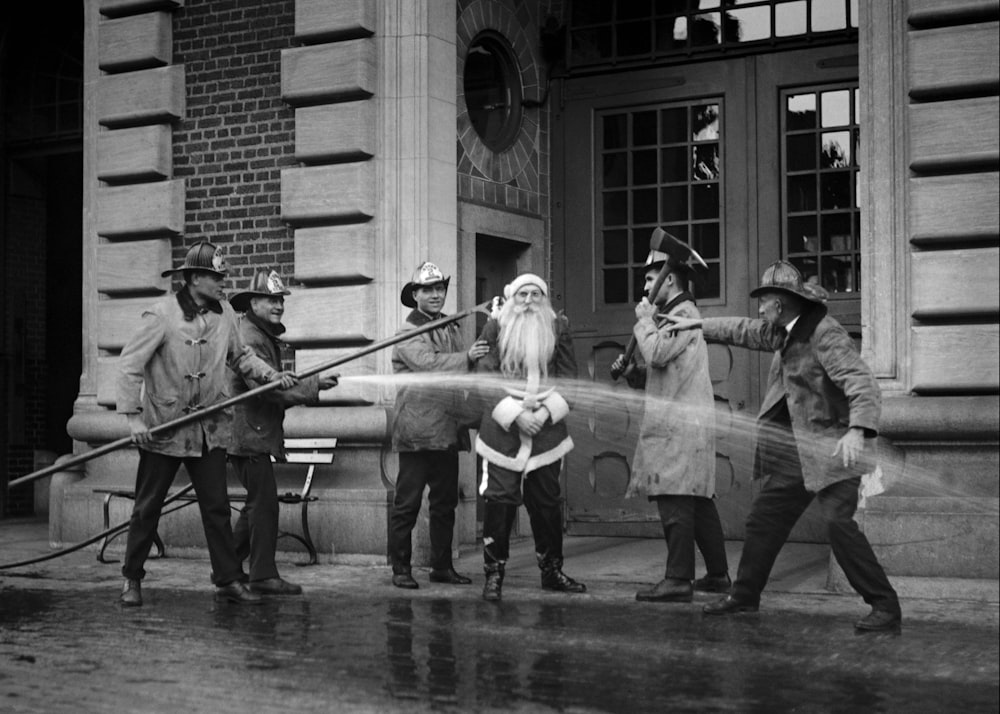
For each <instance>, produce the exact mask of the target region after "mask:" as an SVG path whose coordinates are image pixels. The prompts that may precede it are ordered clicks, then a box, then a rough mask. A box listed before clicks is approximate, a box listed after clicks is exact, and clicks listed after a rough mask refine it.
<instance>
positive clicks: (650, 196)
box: [632, 188, 656, 223]
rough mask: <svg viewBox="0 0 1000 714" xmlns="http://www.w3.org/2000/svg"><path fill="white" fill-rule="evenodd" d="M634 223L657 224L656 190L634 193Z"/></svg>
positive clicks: (649, 189)
mask: <svg viewBox="0 0 1000 714" xmlns="http://www.w3.org/2000/svg"><path fill="white" fill-rule="evenodd" d="M632 222H633V223H656V189H655V188H647V189H643V190H641V191H633V192H632Z"/></svg>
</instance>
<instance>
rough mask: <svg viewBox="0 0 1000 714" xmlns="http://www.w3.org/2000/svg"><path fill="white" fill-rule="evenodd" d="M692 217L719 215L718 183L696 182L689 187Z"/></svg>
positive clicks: (715, 216)
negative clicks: (696, 183)
mask: <svg viewBox="0 0 1000 714" xmlns="http://www.w3.org/2000/svg"><path fill="white" fill-rule="evenodd" d="M691 196H692V199H693V200H692V204H693V210H692V216H691V217H692V218H718V217H719V184H717V183H711V184H698V185H695V186H692V187H691Z"/></svg>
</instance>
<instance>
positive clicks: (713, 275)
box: [694, 263, 722, 298]
mask: <svg viewBox="0 0 1000 714" xmlns="http://www.w3.org/2000/svg"><path fill="white" fill-rule="evenodd" d="M694 290H695V297H696V298H717V297H719V296H720V295H722V266H721V265H719V263H709V264H708V270H699V271H698V272H697V273H696V274H695V279H694Z"/></svg>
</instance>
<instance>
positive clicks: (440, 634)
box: [386, 599, 458, 703]
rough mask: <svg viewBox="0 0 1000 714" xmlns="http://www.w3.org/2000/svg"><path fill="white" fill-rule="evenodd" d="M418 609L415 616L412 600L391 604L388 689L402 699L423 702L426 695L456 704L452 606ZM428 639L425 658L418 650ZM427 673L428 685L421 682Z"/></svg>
mask: <svg viewBox="0 0 1000 714" xmlns="http://www.w3.org/2000/svg"><path fill="white" fill-rule="evenodd" d="M416 608H417V611H416V612H414V602H413V601H411V600H404V599H398V600H391V601H390V602H389V604H388V610H387V617H386V658H387V660H388V664H389V666H388V670H389V675H390V678H391V679H390V682H389V684H388V685H387V688H388V690H389V692H390V693H391V694H392V696H394V697H396V698H399V699H414V700H416V699H423V698H424V695H425V693H426V695H427V696H429V697H430V698H431V699H433V700H434V701H437V702H442V703H448V702H456V701H457V697H456V691H457V686H458V671H457V667H456V658H455V646H454V639H453V636H452V628H453V624H454V613H453V611H452V602H451V601H450V600H444V599H441V600H431V601H430V602H423V601H420V602H417V603H416ZM415 629H416V632H417V635H416V636H415V635H414V630H415ZM424 633H426V634H424ZM415 638H416V640H417V642H418V646H417V647H416V648H415V647H414V639H415ZM425 639H426V654H424V652H422V651H421V649H422V648H421V647H420V646H419V643H421V642H422V641H424V640H425ZM415 649H416V651H415ZM425 658H426V660H425ZM424 670H426V673H427V674H426V683H425V682H424V681H423V678H422V672H423V671H424Z"/></svg>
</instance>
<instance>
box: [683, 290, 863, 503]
mask: <svg viewBox="0 0 1000 714" xmlns="http://www.w3.org/2000/svg"><path fill="white" fill-rule="evenodd" d="M703 331H704V333H705V339H707V340H709V341H718V342H724V343H726V344H730V345H736V346H739V347H747V348H749V349H754V350H763V351H772V350H773V351H774V353H775V354H774V359H773V360H772V362H771V371H770V374H769V375H768V380H767V392H766V394H765V396H764V401H763V403H762V404H761V406H760V413H759V415H758V417H757V424H758V449H757V459H756V463H755V467H754V476H755V477H756V478H761V477H763V476H766V475H767V474H766V473H764V471H763V469H762V463H761V458H760V457H761V450H760V445H761V442H762V440H763V439H764V438H766V432H767V431H768V418H769V415H771V414H773V413H774V410H775V408H776V407H778V406H780V402H781V401H782V400H784V399H786V397H787V403H788V413H789V416H790V417H791V422H792V432H793V433H794V435H795V446H796V450H797V451H798V455H799V460H800V462H801V464H802V474H803V480H804V482H805V487H806V488H807V489H808V490H810V491H813V492H818V491H821V490H822V489H824V488H826V487H827V486H829V485H831V484H833V483H836V482H838V481H843V480H845V479H850V478H857V477H859V476H861V475H863V474H865V473H868V472H869V471H871V470H872V468H873V467H874V464H875V457H876V452H875V444H874V437H875V436H877V434H878V419H879V415H880V412H881V405H882V396H881V392H880V390H879V386H878V382H877V381H876V380H875V375H874V374H872V371H871V369H870V368H869V367H868V365H867V364H865V362H864V360H862V359H861V355H859V354H858V350H857V348H856V347H855V345H854V340H852V339H851V336H850V335H848V334H847V330H845V329H844V328H843V326H841V324H840V323H839V322H837V321H836V320H834V319H833V318H830V317H828V316H827V315H826V307H825V306H816V307H813V308H812V309H810V310H809V311H807V312H805V313H803V314H802V315H801V316H800V317H799V319H798V321H797V322H796V323H795V325H794V326H793V328H792V331H791V333H786V331H785V328H783V327H777V326H775V325H772V324H769V323H767V322H764V321H763V320H751V319H749V318H738V317H736V318H731V317H717V318H706V319H705V320H704V323H703ZM850 427H857V428H859V429H863V430H864V431H865V436H866V437H868V438H867V439H866V444H865V449H864V454H863V455H862V458H861V459H860V460H859V461H858V462H857V463H856V464H855V465H854V466H852V467H849V468H848V467H845V466H844V465H843V460H842V457H841V456H840V455H839V454H838V455H837V456H834V455H833V454H834V451H835V449H836V448H837V442H838V441H839V440H840V439H841V438H842V437H843V436H844V434H846V433H847V430H848V428H850Z"/></svg>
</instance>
